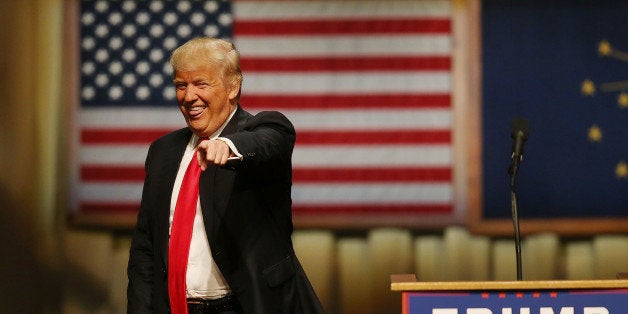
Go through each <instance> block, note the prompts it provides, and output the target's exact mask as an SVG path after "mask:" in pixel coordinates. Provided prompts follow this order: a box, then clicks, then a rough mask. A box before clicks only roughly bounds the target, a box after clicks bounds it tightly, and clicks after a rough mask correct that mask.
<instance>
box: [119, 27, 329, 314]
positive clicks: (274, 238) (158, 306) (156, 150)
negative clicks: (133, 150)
mask: <svg viewBox="0 0 628 314" xmlns="http://www.w3.org/2000/svg"><path fill="white" fill-rule="evenodd" d="M170 62H171V64H172V67H173V70H174V85H175V87H176V95H177V101H178V104H179V109H180V110H181V113H182V114H183V118H184V119H185V121H186V123H187V127H186V128H183V129H180V130H177V131H174V132H171V133H169V134H167V135H165V136H163V137H161V138H159V139H157V140H156V141H154V142H153V143H152V144H151V146H150V148H149V151H148V155H147V158H146V163H145V169H146V179H145V181H144V188H143V193H142V202H141V205H140V210H139V214H138V218H137V225H136V227H135V231H134V234H133V240H132V244H131V251H130V257H129V265H128V277H129V285H128V291H127V292H128V312H129V313H168V312H169V311H171V312H172V313H188V312H189V313H323V309H322V307H321V305H320V302H319V300H318V298H317V297H316V294H315V293H314V290H313V289H312V286H311V284H310V282H309V280H308V279H307V277H306V275H305V272H304V271H303V268H302V267H301V265H300V263H299V261H298V260H297V257H296V255H295V253H294V249H293V246H292V241H291V234H292V229H293V227H292V212H291V203H292V201H291V194H290V189H291V185H292V163H291V158H292V151H293V148H294V142H295V138H296V135H295V130H294V127H293V126H292V124H291V123H290V121H289V120H288V119H287V118H286V117H285V116H284V115H282V114H281V113H279V112H274V111H272V112H271V111H267V112H261V113H258V114H257V115H252V114H250V113H248V112H246V111H245V110H243V109H242V108H241V107H240V104H239V99H240V89H241V86H242V72H241V70H240V65H239V54H238V52H237V50H236V49H235V47H234V46H233V44H231V43H230V42H227V41H224V40H220V39H212V38H196V39H193V40H191V41H189V42H187V43H185V44H184V45H182V46H181V47H179V48H177V49H176V50H175V51H174V52H173V53H172V56H171V59H170Z"/></svg>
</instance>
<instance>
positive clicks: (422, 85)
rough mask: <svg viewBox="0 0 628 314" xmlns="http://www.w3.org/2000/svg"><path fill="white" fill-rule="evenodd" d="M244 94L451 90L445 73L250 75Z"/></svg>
mask: <svg viewBox="0 0 628 314" xmlns="http://www.w3.org/2000/svg"><path fill="white" fill-rule="evenodd" d="M242 90H243V92H248V93H251V94H280V95H281V94H284V95H298V94H303V93H305V94H312V93H320V94H324V93H327V94H332V95H336V94H346V93H349V94H359V93H364V92H369V93H375V94H378V93H391V94H395V93H425V92H427V93H433V92H439V93H442V92H447V91H450V90H451V77H450V73H449V72H448V71H415V72H410V71H406V72H392V71H378V72H372V71H368V72H355V73H351V72H337V73H336V72H314V73H306V74H301V73H284V72H278V73H272V74H270V73H266V72H253V73H251V74H248V75H246V76H245V78H244V82H243V83H242Z"/></svg>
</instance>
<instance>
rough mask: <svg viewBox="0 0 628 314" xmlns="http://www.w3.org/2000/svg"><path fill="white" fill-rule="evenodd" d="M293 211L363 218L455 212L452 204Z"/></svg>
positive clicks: (303, 207) (304, 207) (330, 206)
mask: <svg viewBox="0 0 628 314" xmlns="http://www.w3.org/2000/svg"><path fill="white" fill-rule="evenodd" d="M292 209H293V210H294V211H295V212H298V213H301V214H333V215H338V214H351V215H353V216H357V217H359V216H361V215H364V214H376V215H378V216H380V217H381V216H386V215H399V214H414V215H416V214H450V213H451V212H452V210H453V205H451V204H412V205H397V204H375V205H368V204H360V205H348V204H326V205H304V204H294V205H293V206H292Z"/></svg>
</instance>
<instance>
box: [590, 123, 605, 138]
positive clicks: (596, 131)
mask: <svg viewBox="0 0 628 314" xmlns="http://www.w3.org/2000/svg"><path fill="white" fill-rule="evenodd" d="M601 140H602V129H600V127H599V126H597V125H595V124H594V125H592V126H591V127H590V128H589V141H591V142H599V141H601Z"/></svg>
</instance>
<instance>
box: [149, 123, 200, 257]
mask: <svg viewBox="0 0 628 314" xmlns="http://www.w3.org/2000/svg"><path fill="white" fill-rule="evenodd" d="M191 136H192V132H191V131H190V130H189V129H187V128H186V129H184V130H183V131H181V132H180V134H179V135H178V136H176V137H175V138H174V139H173V140H172V141H171V143H169V145H168V151H167V152H166V153H165V157H164V163H163V164H162V169H160V170H159V172H158V173H160V174H162V175H161V176H160V177H159V178H158V180H159V189H160V191H161V193H159V200H158V201H157V202H156V204H158V205H159V209H158V211H157V223H158V226H159V231H158V233H157V234H159V235H160V236H161V240H160V242H161V243H162V251H163V252H164V254H163V256H162V257H163V260H164V264H165V265H167V264H168V243H169V236H170V234H169V228H170V202H171V199H172V189H173V187H174V181H175V179H176V177H177V172H178V171H179V165H180V164H181V158H183V154H184V153H185V148H186V146H187V144H188V142H189V141H190V137H191Z"/></svg>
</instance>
